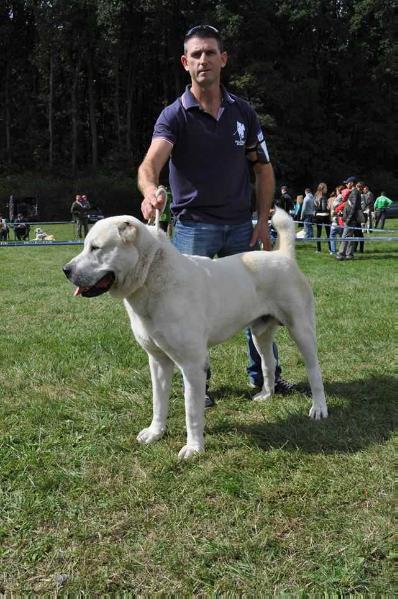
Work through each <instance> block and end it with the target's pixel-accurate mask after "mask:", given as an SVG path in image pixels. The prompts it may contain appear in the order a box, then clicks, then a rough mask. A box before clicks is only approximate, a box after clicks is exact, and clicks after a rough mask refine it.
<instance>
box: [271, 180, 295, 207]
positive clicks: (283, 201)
mask: <svg viewBox="0 0 398 599" xmlns="http://www.w3.org/2000/svg"><path fill="white" fill-rule="evenodd" d="M275 206H278V207H279V208H283V210H285V211H286V212H287V213H288V214H291V212H292V211H293V210H294V202H293V198H292V196H291V195H290V194H289V193H288V191H287V187H286V185H282V187H281V197H280V198H277V199H276V200H275Z"/></svg>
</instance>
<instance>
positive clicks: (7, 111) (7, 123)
mask: <svg viewBox="0 0 398 599" xmlns="http://www.w3.org/2000/svg"><path fill="white" fill-rule="evenodd" d="M4 126H5V134H6V160H7V164H11V115H10V64H9V62H7V66H6V76H5V84H4Z"/></svg>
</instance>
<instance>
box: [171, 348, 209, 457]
mask: <svg viewBox="0 0 398 599" xmlns="http://www.w3.org/2000/svg"><path fill="white" fill-rule="evenodd" d="M206 360H207V358H205V359H204V360H203V368H201V367H200V365H198V364H194V365H189V366H185V367H183V368H182V374H183V377H184V398H185V420H186V425H187V444H186V445H184V447H183V448H182V449H181V450H180V452H179V454H178V457H179V458H184V459H186V458H190V457H191V456H193V455H194V454H195V453H198V452H201V451H204V436H203V431H204V412H205V393H206V363H207V362H206Z"/></svg>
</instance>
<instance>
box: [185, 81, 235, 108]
mask: <svg viewBox="0 0 398 599" xmlns="http://www.w3.org/2000/svg"><path fill="white" fill-rule="evenodd" d="M220 87H221V94H222V104H225V103H228V104H233V103H234V102H235V99H234V98H233V97H232V96H231V95H230V94H229V93H228V92H227V90H226V89H225V87H224V86H223V85H220ZM181 103H182V105H183V107H184V108H185V110H189V109H190V108H198V107H199V102H198V101H197V99H196V98H195V96H194V95H193V93H192V92H191V86H190V85H187V86H186V88H185V91H184V93H183V94H182V96H181Z"/></svg>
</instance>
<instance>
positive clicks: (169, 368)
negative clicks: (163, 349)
mask: <svg viewBox="0 0 398 599" xmlns="http://www.w3.org/2000/svg"><path fill="white" fill-rule="evenodd" d="M149 367H150V370H151V380H152V402H153V416H152V422H151V424H150V426H149V427H148V428H144V429H143V430H142V431H141V432H140V433H139V434H138V436H137V441H139V442H140V443H153V442H154V441H157V440H158V439H160V438H161V437H163V435H164V433H165V431H166V424H167V415H168V411H169V398H170V387H171V380H172V377H173V371H174V362H173V361H172V360H170V358H169V357H168V356H166V354H156V355H151V354H149Z"/></svg>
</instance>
